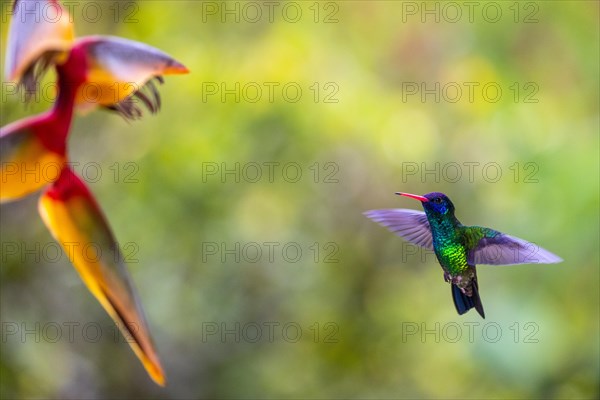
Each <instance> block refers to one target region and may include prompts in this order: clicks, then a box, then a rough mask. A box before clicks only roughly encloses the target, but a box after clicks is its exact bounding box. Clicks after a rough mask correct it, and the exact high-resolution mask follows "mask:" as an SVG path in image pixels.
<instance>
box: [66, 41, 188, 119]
mask: <svg viewBox="0 0 600 400" xmlns="http://www.w3.org/2000/svg"><path fill="white" fill-rule="evenodd" d="M75 48H77V49H82V50H83V51H84V52H85V54H86V60H87V66H88V71H87V82H86V83H85V84H84V85H82V86H81V87H80V88H79V90H78V94H77V98H76V104H77V105H78V106H79V107H80V108H91V107H94V106H104V107H107V108H109V109H112V110H115V111H118V112H119V113H121V114H122V115H123V116H124V117H125V118H130V119H135V118H139V117H140V116H141V108H140V107H139V105H138V104H143V105H145V106H146V107H147V108H148V109H149V110H150V111H151V112H153V113H154V112H156V111H158V109H159V108H160V96H159V93H158V90H157V88H156V86H155V84H154V81H156V82H157V83H162V75H171V74H186V73H188V70H187V68H186V67H185V66H183V64H181V63H180V62H178V61H177V60H175V59H174V58H172V57H171V56H169V55H168V54H166V53H164V52H162V51H160V50H158V49H156V48H154V47H151V46H148V45H146V44H143V43H139V42H135V41H133V40H127V39H122V38H118V37H113V36H87V37H83V38H81V39H78V40H77V41H76V43H75V45H74V49H75Z"/></svg>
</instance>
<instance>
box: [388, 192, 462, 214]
mask: <svg viewBox="0 0 600 400" xmlns="http://www.w3.org/2000/svg"><path fill="white" fill-rule="evenodd" d="M396 194H397V195H399V196H404V197H410V198H411V199H415V200H419V201H420V202H421V204H423V209H425V213H426V214H427V215H454V204H452V202H451V201H450V199H449V198H448V196H446V195H445V194H444V193H440V192H432V193H427V194H426V195H424V196H419V195H416V194H410V193H401V192H397V193H396Z"/></svg>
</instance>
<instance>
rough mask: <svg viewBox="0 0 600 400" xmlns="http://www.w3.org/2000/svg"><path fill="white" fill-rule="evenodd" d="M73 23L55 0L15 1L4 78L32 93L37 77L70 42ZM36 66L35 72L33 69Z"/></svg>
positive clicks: (68, 46) (64, 50) (71, 40)
mask: <svg viewBox="0 0 600 400" xmlns="http://www.w3.org/2000/svg"><path fill="white" fill-rule="evenodd" d="M73 37H74V31H73V22H72V19H71V16H70V15H69V12H68V11H67V10H66V9H65V8H64V7H63V6H61V5H60V3H59V2H58V1H57V0H20V1H19V0H17V1H15V3H14V5H13V15H12V18H11V21H10V29H9V34H8V41H7V45H6V64H5V71H4V75H5V78H6V79H7V80H11V81H19V82H20V83H21V84H23V85H24V86H25V88H26V90H27V91H28V93H29V92H32V91H35V89H36V88H35V84H36V82H37V77H38V75H39V74H41V73H42V72H43V70H45V69H46V67H47V66H48V65H49V60H50V59H51V58H52V57H53V56H55V55H56V54H64V52H66V51H68V50H69V48H70V46H71V43H72V42H73ZM36 65H37V66H38V67H39V69H38V68H37V67H36Z"/></svg>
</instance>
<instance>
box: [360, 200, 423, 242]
mask: <svg viewBox="0 0 600 400" xmlns="http://www.w3.org/2000/svg"><path fill="white" fill-rule="evenodd" d="M364 214H365V215H366V216H367V217H369V218H371V219H372V220H373V221H375V222H377V223H379V224H380V225H383V226H385V227H386V228H388V229H389V230H390V231H392V232H394V233H396V234H397V235H398V236H401V237H403V238H404V239H406V240H408V241H409V242H411V243H413V244H416V245H418V246H421V247H425V248H426V249H430V250H433V243H432V241H433V238H432V236H431V228H430V227H429V221H427V216H426V215H425V213H424V212H422V211H415V210H407V209H402V208H395V209H387V210H371V211H367V212H365V213H364Z"/></svg>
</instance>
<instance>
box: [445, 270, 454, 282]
mask: <svg viewBox="0 0 600 400" xmlns="http://www.w3.org/2000/svg"><path fill="white" fill-rule="evenodd" d="M451 280H452V277H451V276H450V274H449V273H448V272H446V271H444V282H450V281H451Z"/></svg>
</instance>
